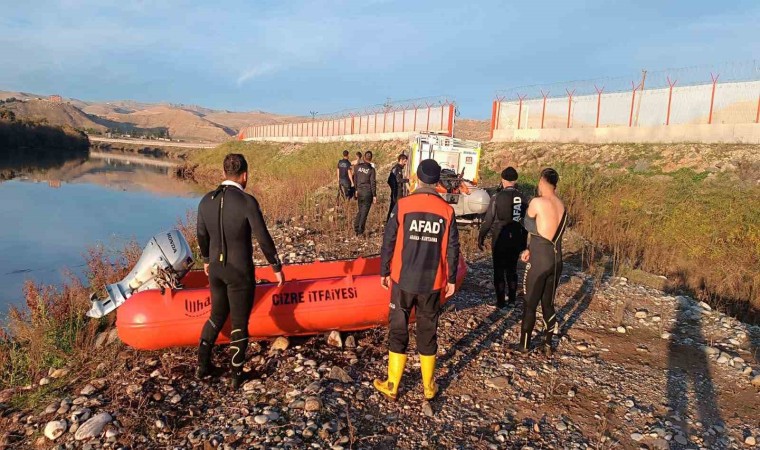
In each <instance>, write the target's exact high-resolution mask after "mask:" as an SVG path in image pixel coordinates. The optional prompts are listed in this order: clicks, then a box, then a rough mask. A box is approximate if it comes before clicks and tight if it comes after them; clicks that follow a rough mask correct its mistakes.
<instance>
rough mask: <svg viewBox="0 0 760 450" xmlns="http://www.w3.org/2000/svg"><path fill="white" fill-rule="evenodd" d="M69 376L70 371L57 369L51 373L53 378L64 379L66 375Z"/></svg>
mask: <svg viewBox="0 0 760 450" xmlns="http://www.w3.org/2000/svg"><path fill="white" fill-rule="evenodd" d="M68 374H69V369H66V368H62V369H55V370H54V371H52V372H51V373H50V376H51V377H53V378H63V377H65V376H66V375H68Z"/></svg>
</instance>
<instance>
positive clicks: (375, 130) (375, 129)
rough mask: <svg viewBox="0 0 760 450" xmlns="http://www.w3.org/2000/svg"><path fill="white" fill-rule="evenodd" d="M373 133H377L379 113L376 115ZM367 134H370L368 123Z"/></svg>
mask: <svg viewBox="0 0 760 450" xmlns="http://www.w3.org/2000/svg"><path fill="white" fill-rule="evenodd" d="M372 132H373V133H377V113H375V125H374V126H373V127H372ZM367 134H369V122H367Z"/></svg>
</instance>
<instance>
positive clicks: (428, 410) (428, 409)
mask: <svg viewBox="0 0 760 450" xmlns="http://www.w3.org/2000/svg"><path fill="white" fill-rule="evenodd" d="M422 414H424V415H425V417H433V416H434V413H433V407H432V406H430V402H425V403H424V404H423V405H422Z"/></svg>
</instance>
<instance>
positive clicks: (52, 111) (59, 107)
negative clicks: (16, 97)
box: [4, 100, 108, 132]
mask: <svg viewBox="0 0 760 450" xmlns="http://www.w3.org/2000/svg"><path fill="white" fill-rule="evenodd" d="M4 107H5V108H6V109H8V110H10V111H13V112H14V113H15V114H16V116H17V117H19V118H25V119H31V120H38V121H46V122H47V123H49V124H51V125H59V126H64V125H67V126H70V127H73V128H78V129H80V130H97V131H100V132H103V131H106V130H107V129H108V127H107V126H106V125H105V124H103V123H100V122H98V121H96V120H93V118H92V117H90V116H88V115H87V114H85V113H84V112H82V110H80V109H79V108H77V107H75V106H72V105H69V104H68V103H53V102H49V101H46V100H29V101H23V102H12V103H6V104H5V105H4Z"/></svg>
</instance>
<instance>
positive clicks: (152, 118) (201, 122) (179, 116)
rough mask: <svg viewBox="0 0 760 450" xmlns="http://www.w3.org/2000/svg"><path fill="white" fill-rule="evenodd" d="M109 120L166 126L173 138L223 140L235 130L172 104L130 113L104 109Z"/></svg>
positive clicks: (146, 126) (139, 125)
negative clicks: (173, 106) (171, 105)
mask: <svg viewBox="0 0 760 450" xmlns="http://www.w3.org/2000/svg"><path fill="white" fill-rule="evenodd" d="M103 112H104V113H105V117H106V118H107V119H109V120H112V121H115V122H122V123H131V124H134V125H135V126H138V127H141V128H158V127H165V128H167V129H168V130H169V135H170V136H171V137H172V138H173V139H186V140H197V141H208V142H221V141H225V140H228V139H230V138H231V137H232V136H233V135H234V134H235V131H234V130H232V129H229V128H227V127H223V126H221V125H219V124H216V123H213V122H210V121H208V120H206V119H204V118H203V117H200V116H198V115H196V114H193V113H192V112H189V111H185V110H182V109H177V108H172V107H170V106H163V105H162V106H154V107H152V108H149V109H144V110H141V111H135V112H132V113H128V114H123V113H118V112H115V111H110V112H109V111H103Z"/></svg>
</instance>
